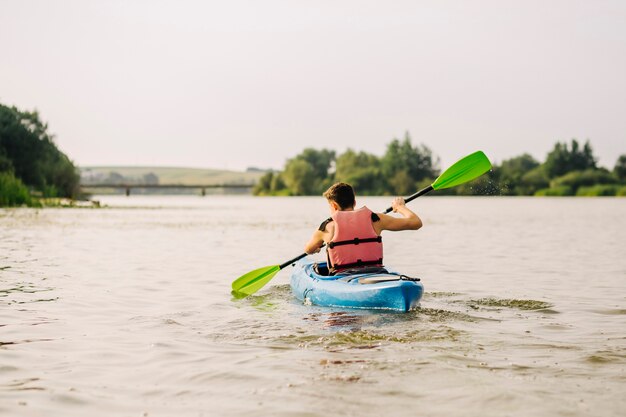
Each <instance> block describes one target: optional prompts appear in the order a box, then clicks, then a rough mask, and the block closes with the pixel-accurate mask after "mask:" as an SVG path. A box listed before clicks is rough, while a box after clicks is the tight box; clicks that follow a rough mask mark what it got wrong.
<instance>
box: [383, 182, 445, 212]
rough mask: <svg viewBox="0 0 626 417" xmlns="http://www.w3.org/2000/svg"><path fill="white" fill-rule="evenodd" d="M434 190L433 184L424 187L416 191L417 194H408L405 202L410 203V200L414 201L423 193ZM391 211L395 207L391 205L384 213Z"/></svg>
mask: <svg viewBox="0 0 626 417" xmlns="http://www.w3.org/2000/svg"><path fill="white" fill-rule="evenodd" d="M432 190H434V188H433V186H432V185H429V186H428V187H426V188H423V189H421V190H419V191H418V192H416V193H415V194H411V195H410V196H408V197H407V198H405V199H404V202H405V203H408V202H410V201H413V200H415V199H416V198H417V197H419V196H421V195H424V194H426V193H429V192H431V191H432ZM390 211H393V207H389V208H388V209H387V210H385V211H383V213H385V214H387V213H389V212H390Z"/></svg>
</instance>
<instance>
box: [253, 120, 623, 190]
mask: <svg viewBox="0 0 626 417" xmlns="http://www.w3.org/2000/svg"><path fill="white" fill-rule="evenodd" d="M438 164H439V162H438V158H436V157H434V156H433V153H432V151H431V150H430V149H429V148H428V147H426V146H425V145H418V146H414V145H413V144H412V143H411V137H410V136H409V134H408V132H407V133H406V134H405V137H404V138H403V139H402V140H399V139H395V138H394V139H392V140H391V141H390V142H389V143H388V144H387V148H386V151H385V154H384V155H383V156H382V157H378V156H376V155H373V154H370V153H367V152H363V151H357V150H354V149H348V150H346V151H345V152H344V153H342V154H340V155H338V156H336V155H335V152H334V151H330V150H328V149H322V150H315V149H312V148H307V149H305V150H304V151H302V152H301V153H300V154H299V155H297V156H295V157H294V158H291V159H289V160H287V163H286V164H285V169H284V170H283V172H281V173H266V174H265V175H264V176H263V177H262V178H261V179H260V180H259V182H258V184H257V186H256V187H255V189H254V194H255V195H320V194H321V193H323V192H324V190H326V188H328V187H329V186H330V185H331V184H332V183H333V182H336V181H343V182H347V183H349V184H352V185H353V186H354V188H355V189H356V191H357V193H358V194H359V195H389V194H392V195H409V194H412V193H414V192H415V191H417V190H420V189H422V188H424V187H427V186H428V185H430V184H432V183H433V181H435V179H436V178H437V176H438V175H439V167H438ZM333 167H334V172H333ZM625 175H626V154H625V155H622V156H620V158H619V159H618V161H617V164H616V165H615V168H614V170H613V172H609V171H608V170H606V169H604V168H598V167H597V166H596V157H595V156H594V155H593V151H592V148H591V144H590V143H589V141H587V142H586V143H585V144H584V145H583V146H582V147H581V146H580V145H579V143H578V141H577V140H576V139H573V140H572V141H571V144H567V143H556V144H555V146H554V149H553V150H552V151H550V153H548V155H547V157H546V161H545V162H544V163H540V162H539V161H537V160H536V159H535V158H534V157H533V156H531V155H530V154H527V153H525V154H522V155H519V156H516V157H513V158H510V159H506V160H504V161H502V163H501V164H500V165H493V166H492V170H491V171H489V172H487V173H486V174H485V175H482V176H480V177H479V178H477V179H476V180H474V181H471V182H468V183H464V184H460V185H458V186H454V187H452V188H449V189H443V190H438V191H437V194H438V195H529V196H531V195H538V196H572V195H620V192H622V191H621V188H619V187H618V186H616V185H617V184H624V183H625V182H626V179H625V178H624V176H625ZM595 186H598V187H595ZM583 187H585V188H583Z"/></svg>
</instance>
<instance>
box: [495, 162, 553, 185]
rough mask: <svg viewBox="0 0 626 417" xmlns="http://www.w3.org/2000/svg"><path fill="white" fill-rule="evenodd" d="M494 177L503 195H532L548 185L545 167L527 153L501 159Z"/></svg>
mask: <svg viewBox="0 0 626 417" xmlns="http://www.w3.org/2000/svg"><path fill="white" fill-rule="evenodd" d="M496 179H497V180H498V181H499V183H500V187H501V193H502V194H503V195H533V194H534V193H535V191H537V190H538V189H540V188H544V187H547V186H548V178H547V176H546V175H545V169H544V168H543V167H540V165H539V162H538V161H537V160H535V158H533V157H532V156H531V155H529V154H527V153H525V154H523V155H520V156H517V157H515V158H511V159H506V160H504V161H502V164H501V165H500V166H499V167H498V169H497V178H496Z"/></svg>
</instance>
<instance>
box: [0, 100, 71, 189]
mask: <svg viewBox="0 0 626 417" xmlns="http://www.w3.org/2000/svg"><path fill="white" fill-rule="evenodd" d="M0 171H4V172H7V171H9V172H13V175H14V176H15V177H16V178H19V179H20V180H21V181H22V182H23V183H24V184H25V185H26V186H28V187H32V188H33V189H35V190H38V191H40V192H41V193H42V194H43V195H44V196H46V197H74V196H75V195H76V194H77V193H78V186H79V176H78V173H77V171H76V167H75V166H74V164H73V163H72V162H71V161H70V160H69V158H68V157H67V156H66V155H65V154H64V153H62V152H61V151H59V149H58V148H57V147H56V145H55V144H54V141H53V136H52V135H51V134H49V133H48V125H47V124H45V123H43V122H42V121H41V120H40V118H39V114H38V113H37V112H36V111H35V112H22V111H20V110H18V109H17V108H15V107H7V106H4V105H1V104H0Z"/></svg>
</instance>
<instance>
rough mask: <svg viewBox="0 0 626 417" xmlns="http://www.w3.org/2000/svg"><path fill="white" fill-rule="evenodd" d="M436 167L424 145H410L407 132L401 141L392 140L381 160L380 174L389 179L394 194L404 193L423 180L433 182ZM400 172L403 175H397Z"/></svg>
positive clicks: (436, 162) (437, 172) (431, 155)
mask: <svg viewBox="0 0 626 417" xmlns="http://www.w3.org/2000/svg"><path fill="white" fill-rule="evenodd" d="M437 165H438V161H435V160H434V157H433V154H432V151H431V150H430V149H429V148H428V147H427V146H426V145H423V144H422V145H418V146H415V147H414V146H413V145H412V144H411V137H410V135H409V132H406V133H405V135H404V139H403V140H402V141H400V140H398V139H395V138H394V139H393V140H392V141H391V142H390V143H389V144H388V145H387V150H386V152H385V155H384V156H383V157H382V159H381V169H382V174H383V176H384V177H385V178H387V179H389V181H390V185H391V187H392V188H393V190H392V191H393V193H394V194H403V193H406V192H407V190H412V189H413V188H415V187H416V186H417V185H416V184H418V183H420V182H421V181H423V180H424V179H433V180H434V179H435V178H436V177H437V175H438V174H439V169H438V166H437ZM400 171H404V172H405V173H404V174H399V172H400ZM394 178H395V180H392V179H394ZM396 187H398V188H396Z"/></svg>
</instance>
